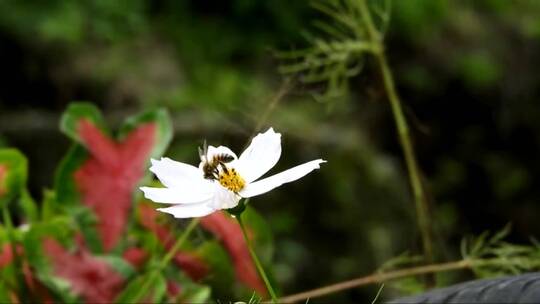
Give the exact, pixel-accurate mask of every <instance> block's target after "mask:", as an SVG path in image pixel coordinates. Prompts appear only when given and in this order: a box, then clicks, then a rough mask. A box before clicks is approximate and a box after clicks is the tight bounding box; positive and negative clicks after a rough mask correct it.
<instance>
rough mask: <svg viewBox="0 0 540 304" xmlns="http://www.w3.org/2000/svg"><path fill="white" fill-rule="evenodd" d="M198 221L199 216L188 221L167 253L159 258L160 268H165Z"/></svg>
mask: <svg viewBox="0 0 540 304" xmlns="http://www.w3.org/2000/svg"><path fill="white" fill-rule="evenodd" d="M199 222H200V218H198V217H197V218H194V219H192V220H191V222H189V224H188V226H187V227H186V229H185V230H184V232H182V235H181V236H180V237H179V238H178V240H177V241H176V243H174V245H173V247H172V248H171V249H170V250H169V252H167V254H166V255H165V256H164V257H163V259H162V260H161V263H160V268H162V269H163V268H165V267H166V266H167V264H168V263H169V262H170V261H171V259H172V258H173V257H174V255H175V254H176V253H177V252H178V250H179V249H180V247H182V245H183V244H184V242H185V241H186V239H187V238H188V236H189V235H190V234H191V232H192V231H193V229H195V227H197V225H198V224H199Z"/></svg>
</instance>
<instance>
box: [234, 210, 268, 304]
mask: <svg viewBox="0 0 540 304" xmlns="http://www.w3.org/2000/svg"><path fill="white" fill-rule="evenodd" d="M235 218H236V220H237V221H238V224H239V225H240V229H242V234H243V235H244V239H245V240H246V244H247V247H248V249H249V253H250V254H251V258H252V259H253V261H254V262H255V266H256V267H257V270H258V271H259V274H260V275H261V277H262V279H263V281H264V284H265V285H266V289H267V290H268V293H269V294H270V297H271V298H272V303H278V298H277V296H276V292H275V291H274V288H273V287H272V284H270V280H268V276H267V275H266V272H265V271H264V268H263V267H262V264H261V261H260V260H259V257H257V254H256V253H255V250H253V246H252V244H251V240H250V239H249V237H248V235H247V232H246V227H245V226H244V223H243V222H242V219H241V215H240V214H239V215H237V216H235Z"/></svg>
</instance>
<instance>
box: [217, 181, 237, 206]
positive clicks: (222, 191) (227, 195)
mask: <svg viewBox="0 0 540 304" xmlns="http://www.w3.org/2000/svg"><path fill="white" fill-rule="evenodd" d="M240 198H241V197H240V196H238V194H236V193H234V192H232V191H230V190H228V189H226V188H224V187H222V186H221V185H219V184H217V183H216V187H215V191H214V198H213V200H212V203H211V205H212V207H213V208H215V209H229V208H233V207H236V205H238V202H239V201H240Z"/></svg>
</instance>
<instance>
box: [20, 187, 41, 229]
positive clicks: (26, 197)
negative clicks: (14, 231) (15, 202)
mask: <svg viewBox="0 0 540 304" xmlns="http://www.w3.org/2000/svg"><path fill="white" fill-rule="evenodd" d="M19 203H20V205H19V206H20V208H21V210H22V213H23V214H24V218H25V219H26V220H27V221H28V222H30V223H33V222H37V221H38V219H39V215H38V208H37V206H36V202H35V201H34V199H33V198H32V197H31V196H30V193H28V190H27V189H23V191H22V192H21V197H20V199H19Z"/></svg>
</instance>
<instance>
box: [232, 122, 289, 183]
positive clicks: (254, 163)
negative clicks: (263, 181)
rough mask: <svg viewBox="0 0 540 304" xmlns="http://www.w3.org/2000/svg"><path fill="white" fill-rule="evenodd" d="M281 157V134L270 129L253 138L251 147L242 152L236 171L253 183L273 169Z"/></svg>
mask: <svg viewBox="0 0 540 304" xmlns="http://www.w3.org/2000/svg"><path fill="white" fill-rule="evenodd" d="M280 156H281V134H280V133H276V132H274V129H272V128H270V129H268V130H267V131H266V132H265V133H259V134H258V135H257V136H255V137H254V138H253V140H252V141H251V144H250V145H249V147H248V148H247V149H246V150H245V151H244V152H242V155H240V158H239V159H238V162H237V165H236V169H237V170H238V172H239V173H240V175H241V176H242V177H243V178H244V179H245V180H246V182H248V183H251V182H252V181H254V180H256V179H258V178H259V177H261V176H262V175H263V174H265V173H266V172H268V170H270V169H272V167H274V166H275V165H276V163H277V161H278V160H279V157H280Z"/></svg>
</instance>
